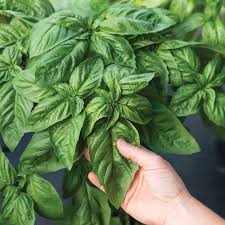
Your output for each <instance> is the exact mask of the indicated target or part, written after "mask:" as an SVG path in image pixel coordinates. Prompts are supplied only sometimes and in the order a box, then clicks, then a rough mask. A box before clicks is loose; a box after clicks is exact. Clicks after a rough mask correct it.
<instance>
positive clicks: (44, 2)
mask: <svg viewBox="0 0 225 225" xmlns="http://www.w3.org/2000/svg"><path fill="white" fill-rule="evenodd" d="M6 8H7V9H10V10H14V11H19V12H23V13H25V14H28V15H31V16H37V17H40V18H42V17H46V16H49V15H50V14H52V13H53V12H54V9H53V7H52V5H51V4H50V2H49V1H48V0H7V1H6Z"/></svg>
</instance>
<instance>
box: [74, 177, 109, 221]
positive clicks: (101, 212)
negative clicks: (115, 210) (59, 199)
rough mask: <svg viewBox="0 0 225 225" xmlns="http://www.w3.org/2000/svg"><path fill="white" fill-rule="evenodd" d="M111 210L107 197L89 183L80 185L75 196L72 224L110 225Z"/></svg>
mask: <svg viewBox="0 0 225 225" xmlns="http://www.w3.org/2000/svg"><path fill="white" fill-rule="evenodd" d="M110 217H111V209H110V206H109V203H108V200H107V197H106V196H105V194H104V193H103V192H101V191H100V190H98V189H97V188H96V187H93V186H90V185H89V184H88V183H87V182H84V181H83V182H82V183H80V187H79V189H77V191H76V192H75V195H74V196H73V212H72V224H77V225H92V224H99V225H103V224H104V225H109V222H110Z"/></svg>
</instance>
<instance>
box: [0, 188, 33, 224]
mask: <svg viewBox="0 0 225 225" xmlns="http://www.w3.org/2000/svg"><path fill="white" fill-rule="evenodd" d="M3 197H4V200H3V205H2V212H1V216H0V223H1V224H7V225H34V222H35V215H34V203H33V201H32V199H31V197H30V196H29V195H28V194H26V193H23V192H20V191H19V189H18V188H16V187H13V186H8V187H7V188H6V189H5V190H4V196H3Z"/></svg>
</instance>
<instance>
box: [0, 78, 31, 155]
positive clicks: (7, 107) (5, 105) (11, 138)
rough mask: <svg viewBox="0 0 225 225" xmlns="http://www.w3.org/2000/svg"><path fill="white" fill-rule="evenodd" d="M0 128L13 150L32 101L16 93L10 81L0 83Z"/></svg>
mask: <svg viewBox="0 0 225 225" xmlns="http://www.w3.org/2000/svg"><path fill="white" fill-rule="evenodd" d="M0 100H1V101H0V130H1V134H2V136H3V139H4V142H5V143H6V145H7V146H8V148H9V149H10V150H11V151H14V150H15V148H16V146H17V144H18V143H19V141H20V139H21V138H22V136H23V134H24V132H25V130H26V123H27V119H28V117H29V115H30V112H31V109H32V107H33V104H32V102H30V101H29V100H27V99H26V98H24V97H22V96H20V95H18V94H16V92H15V90H14V89H13V86H12V84H11V81H8V82H6V83H3V84H1V85H0Z"/></svg>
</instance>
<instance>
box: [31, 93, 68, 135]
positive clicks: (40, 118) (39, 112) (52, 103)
mask: <svg viewBox="0 0 225 225" xmlns="http://www.w3.org/2000/svg"><path fill="white" fill-rule="evenodd" d="M71 114H72V105H71V102H70V100H69V99H64V98H63V97H62V96H61V95H60V94H56V95H54V96H52V97H49V98H47V99H44V100H43V101H41V102H40V103H39V104H38V105H37V106H36V107H35V108H34V110H33V111H32V113H31V115H30V116H29V118H28V125H29V126H30V128H29V129H30V130H31V131H33V132H39V131H43V130H45V129H47V128H49V127H50V126H52V125H54V124H56V123H58V122H60V121H63V120H64V119H66V118H67V117H69V116H70V115H71Z"/></svg>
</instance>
